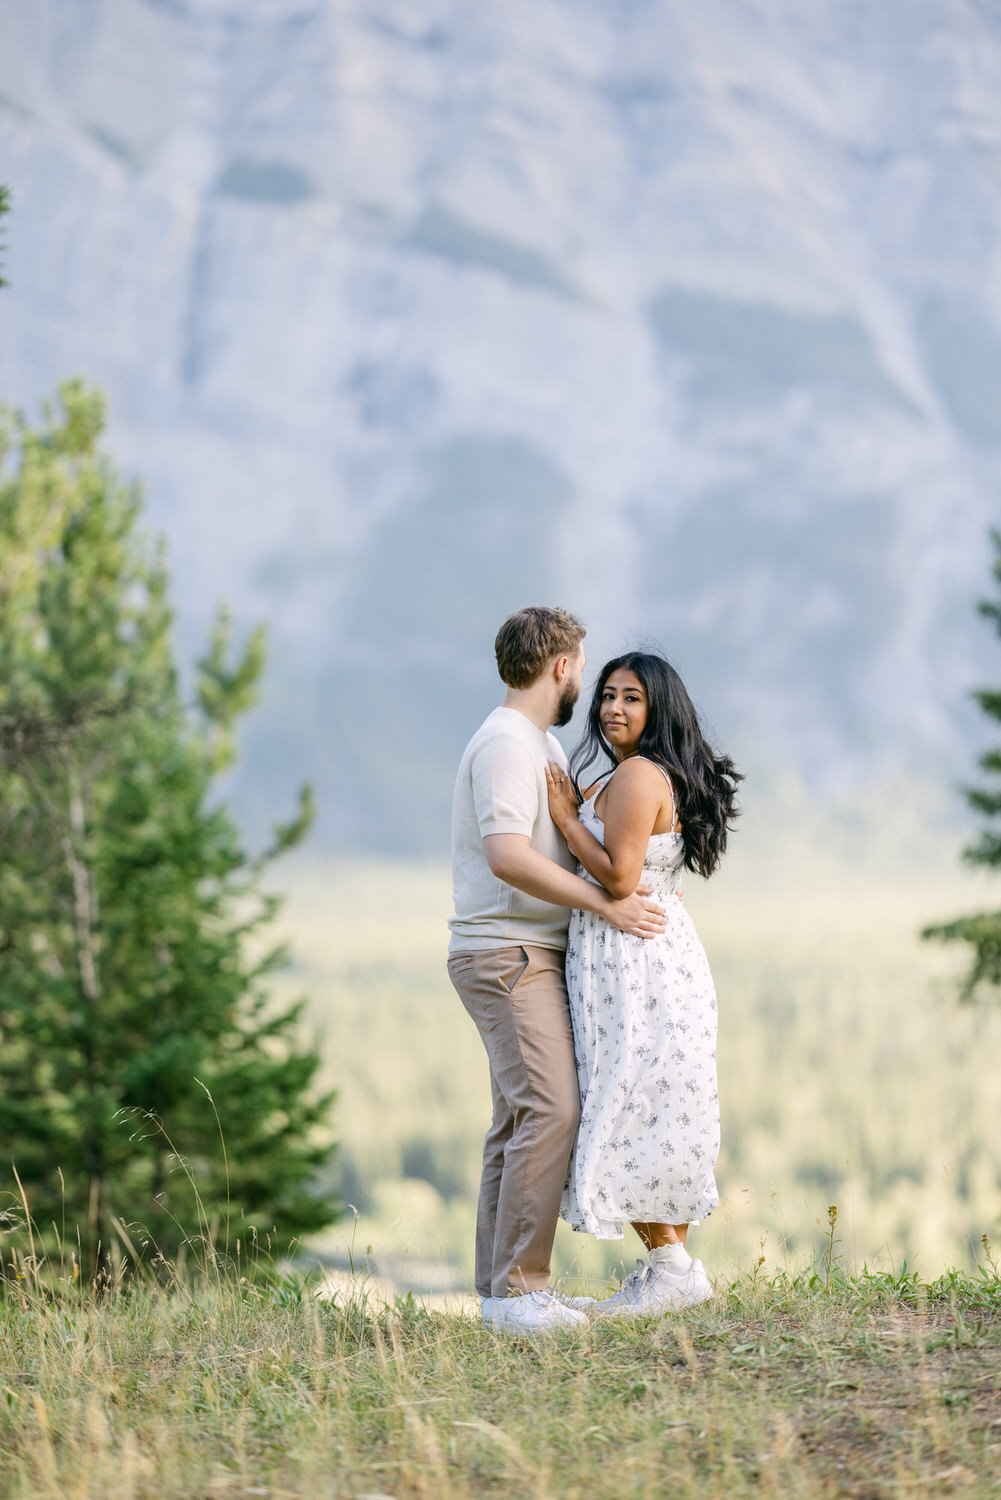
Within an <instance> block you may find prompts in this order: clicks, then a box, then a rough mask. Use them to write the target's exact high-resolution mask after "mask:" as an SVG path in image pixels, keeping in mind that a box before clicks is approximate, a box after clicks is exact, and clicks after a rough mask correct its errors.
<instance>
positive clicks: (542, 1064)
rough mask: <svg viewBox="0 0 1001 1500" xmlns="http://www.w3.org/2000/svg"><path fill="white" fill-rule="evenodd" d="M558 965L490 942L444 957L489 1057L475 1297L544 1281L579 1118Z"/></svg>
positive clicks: (549, 956)
mask: <svg viewBox="0 0 1001 1500" xmlns="http://www.w3.org/2000/svg"><path fill="white" fill-rule="evenodd" d="M563 966H564V955H563V954H562V953H560V952H557V951H556V949H554V948H536V947H520V948H516V947H509V948H490V949H486V950H483V951H481V952H476V953H459V954H456V955H455V957H454V958H451V959H449V964H448V973H449V978H450V979H451V981H452V983H453V985H454V986H455V988H456V990H457V991H458V994H459V998H460V999H461V1000H462V1003H463V1005H464V1006H465V1007H466V1010H467V1011H468V1012H469V1014H470V1015H471V1016H472V1018H473V1020H474V1021H475V1022H476V1025H477V1028H478V1029H479V1033H480V1036H481V1038H482V1039H483V1045H484V1047H485V1048H486V1050H487V1058H488V1060H489V1063H490V1089H491V1093H492V1095H493V1106H494V1112H493V1120H492V1122H491V1125H490V1129H489V1130H488V1131H487V1137H486V1141H485V1142H484V1146H483V1175H482V1177H481V1179H480V1199H479V1207H478V1209H477V1216H476V1290H477V1292H479V1294H480V1296H481V1297H506V1296H508V1295H509V1294H511V1293H520V1292H533V1291H536V1290H537V1289H539V1288H542V1287H545V1286H546V1285H547V1283H548V1281H549V1271H550V1264H549V1263H550V1257H551V1255H552V1249H553V1239H554V1238H555V1235H556V1221H557V1218H558V1217H559V1207H560V1197H561V1194H562V1192H563V1185H564V1182H565V1181H566V1175H567V1165H568V1163H569V1161H570V1152H571V1150H572V1148H573V1143H574V1138H575V1136H576V1134H577V1122H578V1120H579V1118H580V1095H579V1092H578V1089H577V1068H576V1064H575V1062H574V1052H573V1031H572V1029H571V1025H570V1010H569V1006H568V1003H567V987H566V978H565V976H564V967H563Z"/></svg>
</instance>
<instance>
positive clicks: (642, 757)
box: [636, 755, 678, 829]
mask: <svg viewBox="0 0 1001 1500" xmlns="http://www.w3.org/2000/svg"><path fill="white" fill-rule="evenodd" d="M636 759H637V760H647V761H650V764H651V765H652V766H656V767H657V770H658V771H660V772H661V774H662V775H663V777H664V780H665V781H666V782H667V785H668V788H669V789H670V792H671V828H672V829H673V828H674V825H675V823H677V821H678V804H677V802H676V801H675V797H674V782H673V781H672V780H671V778H670V776H669V775H668V773H667V772H666V771H665V770H664V767H663V766H662V765H661V764H660V761H657V760H651V759H650V756H649V755H638V756H637V757H636Z"/></svg>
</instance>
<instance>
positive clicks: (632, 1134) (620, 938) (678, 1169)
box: [560, 788, 719, 1240]
mask: <svg viewBox="0 0 1001 1500" xmlns="http://www.w3.org/2000/svg"><path fill="white" fill-rule="evenodd" d="M599 790H600V788H599ZM596 795H597V793H595V796H596ZM672 795H673V789H672ZM579 816H580V819H581V822H582V823H583V824H584V825H585V827H586V828H588V829H589V830H590V832H591V833H593V834H594V836H595V838H596V839H598V840H599V841H600V842H602V843H603V842H604V827H603V825H602V822H601V819H600V818H599V817H598V816H597V814H596V813H595V811H594V797H592V798H591V799H590V801H588V802H585V803H583V805H582V806H581V809H580V813H579ZM683 865H684V845H683V843H682V838H681V834H680V833H660V834H653V835H652V836H651V838H650V843H649V844H648V846H647V853H646V859H645V861H644V864H643V875H642V879H641V881H640V883H641V884H643V885H648V886H650V887H651V889H652V891H653V893H654V894H653V895H652V896H651V900H655V901H657V902H659V903H660V904H661V905H663V907H664V909H665V911H666V913H667V918H668V922H667V931H666V932H664V933H662V934H661V935H660V936H659V937H654V938H637V937H631V936H629V934H627V933H624V932H619V931H617V930H616V928H614V927H609V925H608V923H607V922H605V921H603V920H602V919H601V918H600V917H596V916H593V915H592V914H591V913H590V912H585V911H574V912H573V913H572V915H571V919H570V937H569V942H568V945H567V988H568V990H569V994H570V1012H571V1015H572V1017H573V1030H574V1046H575V1050H576V1053H577V1076H578V1079H579V1082H580V1097H581V1121H580V1130H579V1132H578V1135H577V1143H576V1145H575V1147H574V1151H573V1155H572V1157H571V1158H570V1169H569V1174H568V1178H567V1186H566V1189H565V1191H564V1194H563V1203H562V1206H561V1209H560V1213H561V1215H562V1217H563V1218H564V1219H566V1220H568V1221H569V1223H571V1224H572V1225H573V1227H574V1228H575V1229H583V1230H586V1231H587V1232H588V1233H589V1234H593V1235H596V1236H597V1237H598V1238H599V1239H606V1240H607V1239H621V1238H622V1227H623V1224H624V1223H626V1222H629V1221H634V1222H638V1223H655V1224H690V1223H693V1222H694V1221H696V1220H698V1219H704V1218H705V1217H706V1216H707V1215H708V1214H710V1213H711V1212H712V1210H713V1209H714V1208H715V1207H716V1205H717V1204H718V1202H719V1197H718V1195H717V1192H716V1180H715V1178H714V1176H713V1167H714V1166H715V1163H716V1156H717V1153H718V1151H719V1094H718V1091H717V1088H716V992H715V989H714V987H713V981H712V975H711V974H710V972H709V963H708V960H707V959H706V954H705V949H704V948H703V947H702V944H701V943H700V942H699V939H698V935H697V934H696V931H695V927H694V925H693V923H692V919H691V917H690V916H689V915H688V912H687V911H686V910H685V907H684V905H683V904H682V902H681V901H680V900H679V899H678V896H679V881H680V875H681V871H682V868H683ZM578 873H579V874H580V875H584V876H585V877H586V878H588V879H590V878H591V877H590V876H587V872H586V871H585V870H584V869H583V868H582V867H578Z"/></svg>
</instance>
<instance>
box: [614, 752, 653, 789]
mask: <svg viewBox="0 0 1001 1500" xmlns="http://www.w3.org/2000/svg"><path fill="white" fill-rule="evenodd" d="M612 780H613V781H617V782H618V783H619V785H620V786H623V787H634V788H638V787H647V786H650V787H663V786H664V784H665V783H664V772H663V771H662V770H661V769H660V766H658V765H657V763H656V761H652V760H647V759H646V757H645V756H643V755H630V756H629V758H628V759H627V760H624V761H621V762H620V763H619V765H618V766H616V768H615V775H614V776H613V777H612Z"/></svg>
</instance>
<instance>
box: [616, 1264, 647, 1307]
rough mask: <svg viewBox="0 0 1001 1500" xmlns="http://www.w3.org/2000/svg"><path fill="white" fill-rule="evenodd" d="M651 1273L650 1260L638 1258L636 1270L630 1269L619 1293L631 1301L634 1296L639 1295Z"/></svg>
mask: <svg viewBox="0 0 1001 1500" xmlns="http://www.w3.org/2000/svg"><path fill="white" fill-rule="evenodd" d="M649 1275H650V1262H649V1261H647V1260H638V1261H637V1262H636V1269H635V1271H630V1273H629V1275H628V1276H627V1277H626V1279H625V1281H624V1282H623V1283H622V1286H621V1287H620V1288H619V1295H620V1296H621V1297H622V1299H623V1301H624V1302H631V1301H632V1300H633V1298H634V1297H636V1296H638V1294H639V1293H640V1292H641V1291H642V1289H643V1285H644V1283H645V1282H646V1280H647V1278H648V1277H649Z"/></svg>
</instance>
